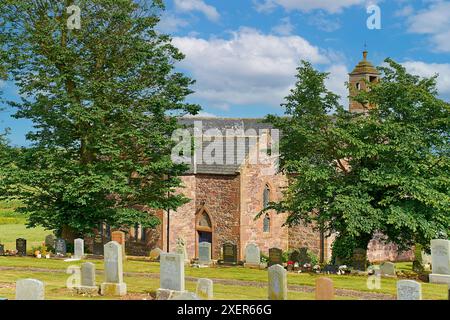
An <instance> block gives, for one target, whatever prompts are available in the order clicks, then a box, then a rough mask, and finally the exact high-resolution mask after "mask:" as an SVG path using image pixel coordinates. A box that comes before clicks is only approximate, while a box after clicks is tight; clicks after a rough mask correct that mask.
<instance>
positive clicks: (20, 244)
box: [16, 238, 27, 257]
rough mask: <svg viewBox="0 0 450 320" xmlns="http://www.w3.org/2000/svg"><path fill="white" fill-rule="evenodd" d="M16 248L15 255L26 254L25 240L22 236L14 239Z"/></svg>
mask: <svg viewBox="0 0 450 320" xmlns="http://www.w3.org/2000/svg"><path fill="white" fill-rule="evenodd" d="M16 250H17V255H19V256H23V257H24V256H26V255H27V240H26V239H23V238H19V239H16Z"/></svg>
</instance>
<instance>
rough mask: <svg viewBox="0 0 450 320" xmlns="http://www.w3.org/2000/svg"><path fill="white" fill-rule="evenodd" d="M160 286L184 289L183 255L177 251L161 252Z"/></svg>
mask: <svg viewBox="0 0 450 320" xmlns="http://www.w3.org/2000/svg"><path fill="white" fill-rule="evenodd" d="M159 260H160V288H161V289H169V290H175V291H184V257H183V255H181V254H178V253H161V255H160V257H159Z"/></svg>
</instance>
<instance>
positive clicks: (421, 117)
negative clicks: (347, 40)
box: [267, 59, 450, 258]
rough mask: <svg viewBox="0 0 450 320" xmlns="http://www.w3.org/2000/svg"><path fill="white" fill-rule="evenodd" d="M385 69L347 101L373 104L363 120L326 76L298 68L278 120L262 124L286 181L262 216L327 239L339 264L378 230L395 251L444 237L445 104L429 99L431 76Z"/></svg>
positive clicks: (448, 212)
mask: <svg viewBox="0 0 450 320" xmlns="http://www.w3.org/2000/svg"><path fill="white" fill-rule="evenodd" d="M386 62H387V65H388V66H387V67H383V68H380V71H381V72H382V75H383V77H382V80H381V81H380V83H374V84H371V85H370V90H369V91H368V92H360V93H359V94H358V96H357V97H356V98H355V99H357V100H358V101H359V102H361V103H362V104H363V105H366V106H369V105H374V106H376V107H375V108H373V109H371V108H367V112H366V113H362V114H352V113H350V112H348V111H346V110H345V109H344V107H342V106H340V105H339V102H338V101H339V100H338V96H336V95H335V94H333V93H332V92H330V91H328V90H327V88H326V86H325V84H324V83H325V80H326V78H327V74H326V73H321V72H318V71H316V70H314V68H313V67H312V66H311V65H310V64H309V63H308V62H302V65H301V66H300V67H299V68H298V75H297V83H296V85H295V88H294V89H293V90H292V91H291V94H290V95H289V96H288V97H287V98H286V103H285V104H284V105H283V106H284V107H285V110H286V115H287V116H286V117H277V116H268V119H267V120H268V121H270V122H272V123H273V124H274V125H275V126H276V127H278V128H280V129H281V130H282V132H283V135H282V139H281V142H280V151H281V163H282V165H281V170H282V171H283V172H284V173H286V174H287V175H288V176H289V180H290V183H289V186H288V188H287V189H286V190H285V194H284V198H283V200H282V201H281V202H279V203H272V204H271V206H270V207H269V209H271V208H273V209H276V210H277V211H278V212H288V213H289V214H288V218H287V221H286V224H287V225H295V224H298V223H306V224H308V223H314V225H315V226H316V227H318V228H319V229H321V231H323V232H325V234H326V235H329V234H332V233H336V234H337V235H338V236H337V240H336V242H335V248H334V249H336V250H335V251H336V253H337V254H338V255H340V256H342V257H343V258H348V257H349V255H351V252H352V250H353V249H354V248H356V247H362V248H366V247H367V244H368V242H369V241H370V240H371V239H372V237H373V235H374V234H376V233H378V232H381V233H382V234H384V235H385V236H387V239H388V240H389V241H392V242H394V243H396V244H398V245H399V247H400V248H401V249H406V248H408V247H410V246H412V245H413V244H415V243H421V244H423V245H424V246H429V241H430V239H433V238H436V237H444V238H445V237H448V236H449V234H450V158H449V132H450V131H449V129H450V105H449V103H448V102H445V101H443V100H441V99H439V98H438V97H437V91H436V78H435V77H434V78H430V79H422V78H420V77H417V76H412V75H410V74H408V73H407V72H406V71H405V69H404V68H403V67H402V66H401V65H399V64H397V63H395V62H394V61H392V60H389V59H388V60H386Z"/></svg>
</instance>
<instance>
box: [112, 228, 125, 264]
mask: <svg viewBox="0 0 450 320" xmlns="http://www.w3.org/2000/svg"><path fill="white" fill-rule="evenodd" d="M125 240H126V238H125V232H123V231H113V232H111V241H115V242H117V243H118V244H120V246H121V248H122V258H125Z"/></svg>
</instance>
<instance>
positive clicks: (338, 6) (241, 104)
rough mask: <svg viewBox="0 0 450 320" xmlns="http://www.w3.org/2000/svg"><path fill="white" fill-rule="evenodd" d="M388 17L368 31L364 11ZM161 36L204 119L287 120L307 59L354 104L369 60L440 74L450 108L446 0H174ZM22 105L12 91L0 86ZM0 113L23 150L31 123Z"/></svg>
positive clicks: (449, 28)
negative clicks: (362, 63)
mask: <svg viewBox="0 0 450 320" xmlns="http://www.w3.org/2000/svg"><path fill="white" fill-rule="evenodd" d="M373 4H376V5H378V6H379V8H380V10H381V29H374V30H371V29H369V28H368V27H367V20H368V18H369V17H370V16H371V14H370V13H367V7H368V6H370V5H373ZM166 6H167V10H166V11H165V13H164V14H163V17H162V21H161V24H160V26H159V29H160V30H161V31H162V32H166V33H169V34H171V35H172V36H173V38H174V39H173V42H174V44H175V45H176V46H177V47H178V48H180V50H181V51H182V52H184V53H185V55H186V59H185V60H184V61H183V62H181V63H180V64H179V65H178V66H177V67H178V68H179V70H182V71H183V72H185V73H187V74H189V75H190V76H191V77H193V78H194V79H196V80H197V83H196V85H195V86H194V88H193V89H194V90H195V91H196V92H195V94H193V95H192V96H190V97H189V99H188V100H189V101H190V102H195V103H199V104H200V105H201V106H202V107H203V112H202V115H208V116H220V117H263V116H264V115H266V114H268V113H277V114H281V113H282V112H283V110H282V108H281V107H280V104H281V103H282V102H283V98H284V97H285V96H286V95H287V94H288V92H289V89H290V88H291V87H292V85H293V83H294V75H295V73H296V70H295V68H296V67H297V66H298V64H299V61H300V60H301V59H306V60H309V61H311V62H312V63H313V64H314V66H315V67H317V68H318V69H320V70H322V71H327V72H330V79H329V80H328V87H329V88H330V89H332V90H333V91H335V92H336V93H338V94H340V95H341V96H342V103H344V104H347V99H346V95H347V92H346V88H345V81H347V79H348V75H347V74H348V72H350V71H351V69H352V68H353V67H354V66H355V65H356V64H357V63H358V61H359V60H361V58H362V53H361V52H362V51H363V49H364V44H365V43H367V49H368V51H369V60H371V61H372V62H373V63H374V64H376V65H379V64H381V63H382V62H383V60H384V59H385V58H387V57H391V58H393V59H394V60H396V61H398V62H400V63H402V64H404V65H405V66H406V67H407V69H408V70H409V71H410V72H412V73H415V74H419V75H422V76H431V75H433V74H435V73H439V74H440V78H439V80H438V89H439V91H440V95H441V97H442V98H444V99H446V100H447V101H448V100H450V1H444V0H411V1H408V0H384V1H383V0H378V1H375V0H372V1H367V0H227V1H224V0H167V1H166ZM0 86H2V89H3V91H4V94H5V96H6V98H8V99H17V89H16V88H15V87H14V84H12V83H9V82H7V83H1V84H0ZM11 113H12V110H9V109H7V110H5V111H2V112H0V130H2V129H3V128H6V127H9V128H11V135H10V140H11V142H12V143H13V144H14V145H26V144H27V142H26V141H25V137H24V136H25V133H26V132H27V131H29V130H30V129H31V127H32V124H31V123H30V122H29V121H26V120H15V119H12V118H11V117H10V115H11Z"/></svg>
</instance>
